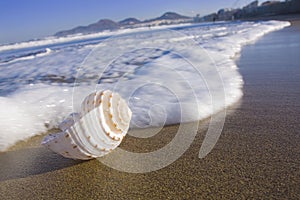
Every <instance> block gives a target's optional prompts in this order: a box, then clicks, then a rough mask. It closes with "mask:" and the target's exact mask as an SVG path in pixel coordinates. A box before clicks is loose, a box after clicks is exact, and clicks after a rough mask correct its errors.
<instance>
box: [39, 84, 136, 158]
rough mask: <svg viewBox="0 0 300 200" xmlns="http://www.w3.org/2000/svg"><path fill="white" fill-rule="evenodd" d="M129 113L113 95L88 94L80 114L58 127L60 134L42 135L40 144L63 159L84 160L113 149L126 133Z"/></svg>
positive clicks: (129, 117) (126, 107)
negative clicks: (43, 136)
mask: <svg viewBox="0 0 300 200" xmlns="http://www.w3.org/2000/svg"><path fill="white" fill-rule="evenodd" d="M131 115H132V112H131V110H130V109H129V107H128V105H127V103H126V102H125V100H124V99H122V98H121V96H120V95H119V94H117V93H113V92H111V91H109V90H105V91H102V92H94V93H92V94H90V95H88V96H87V97H86V98H85V99H84V101H83V102H82V104H81V111H80V113H72V114H71V115H70V116H69V117H68V118H67V119H65V120H64V121H63V122H62V123H60V124H59V126H58V127H59V128H60V129H61V130H62V132H59V133H57V134H50V135H48V136H46V137H45V138H44V139H43V141H42V145H44V146H46V147H48V148H49V149H51V150H52V151H54V152H56V153H58V154H61V155H62V156H64V157H67V158H73V159H81V160H88V159H92V158H96V157H101V156H104V155H106V154H108V153H109V152H110V151H112V150H113V149H115V148H117V147H118V146H119V145H120V143H121V142H122V140H123V138H124V137H125V135H126V134H127V131H128V129H129V124H130V120H131Z"/></svg>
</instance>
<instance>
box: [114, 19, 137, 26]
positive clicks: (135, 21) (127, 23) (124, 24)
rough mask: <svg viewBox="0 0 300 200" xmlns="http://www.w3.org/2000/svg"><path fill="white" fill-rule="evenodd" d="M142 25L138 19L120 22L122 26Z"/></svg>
mask: <svg viewBox="0 0 300 200" xmlns="http://www.w3.org/2000/svg"><path fill="white" fill-rule="evenodd" d="M139 23H141V21H140V20H138V19H136V18H132V17H131V18H127V19H124V20H122V21H119V24H120V25H122V26H126V25H133V24H139Z"/></svg>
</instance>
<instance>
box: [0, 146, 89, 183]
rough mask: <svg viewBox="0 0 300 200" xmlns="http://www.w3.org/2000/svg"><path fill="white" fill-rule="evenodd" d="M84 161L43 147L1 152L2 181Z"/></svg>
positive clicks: (0, 178) (0, 170) (0, 175)
mask: <svg viewBox="0 0 300 200" xmlns="http://www.w3.org/2000/svg"><path fill="white" fill-rule="evenodd" d="M82 162H84V161H77V160H72V159H67V158H64V157H62V156H60V155H58V154H55V153H53V152H51V151H49V150H48V149H46V148H43V147H37V148H30V149H21V150H16V151H8V152H3V153H0V182H1V181H5V180H11V179H17V178H25V177H28V176H31V175H37V174H43V173H47V172H51V171H55V170H59V169H63V168H67V167H70V166H73V165H77V164H79V163H82Z"/></svg>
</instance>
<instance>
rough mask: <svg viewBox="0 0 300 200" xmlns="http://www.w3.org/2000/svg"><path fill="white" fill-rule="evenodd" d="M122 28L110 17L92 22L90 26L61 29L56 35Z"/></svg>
mask: <svg viewBox="0 0 300 200" xmlns="http://www.w3.org/2000/svg"><path fill="white" fill-rule="evenodd" d="M119 28H120V25H119V24H118V23H117V22H114V21H112V20H110V19H101V20H99V21H98V22H96V23H93V24H90V25H88V26H78V27H76V28H73V29H71V30H65V31H60V32H57V33H56V34H55V36H66V35H72V34H77V33H82V34H88V33H96V32H101V31H105V30H110V31H112V30H117V29H119Z"/></svg>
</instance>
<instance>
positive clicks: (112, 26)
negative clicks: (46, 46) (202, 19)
mask: <svg viewBox="0 0 300 200" xmlns="http://www.w3.org/2000/svg"><path fill="white" fill-rule="evenodd" d="M191 19H192V18H191V17H187V16H183V15H180V14H177V13H175V12H166V13H164V14H163V15H162V16H160V17H157V18H154V19H147V20H144V21H140V20H138V19H136V18H127V19H124V20H121V21H119V22H115V21H112V20H110V19H101V20H99V21H98V22H96V23H93V24H90V25H87V26H78V27H75V28H73V29H70V30H64V31H59V32H57V33H55V36H66V35H72V34H78V33H82V34H88V33H96V32H101V31H105V30H109V31H113V30H117V29H120V28H134V27H139V26H140V27H141V26H151V25H159V24H172V23H177V22H178V23H180V22H184V21H188V20H191Z"/></svg>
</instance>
